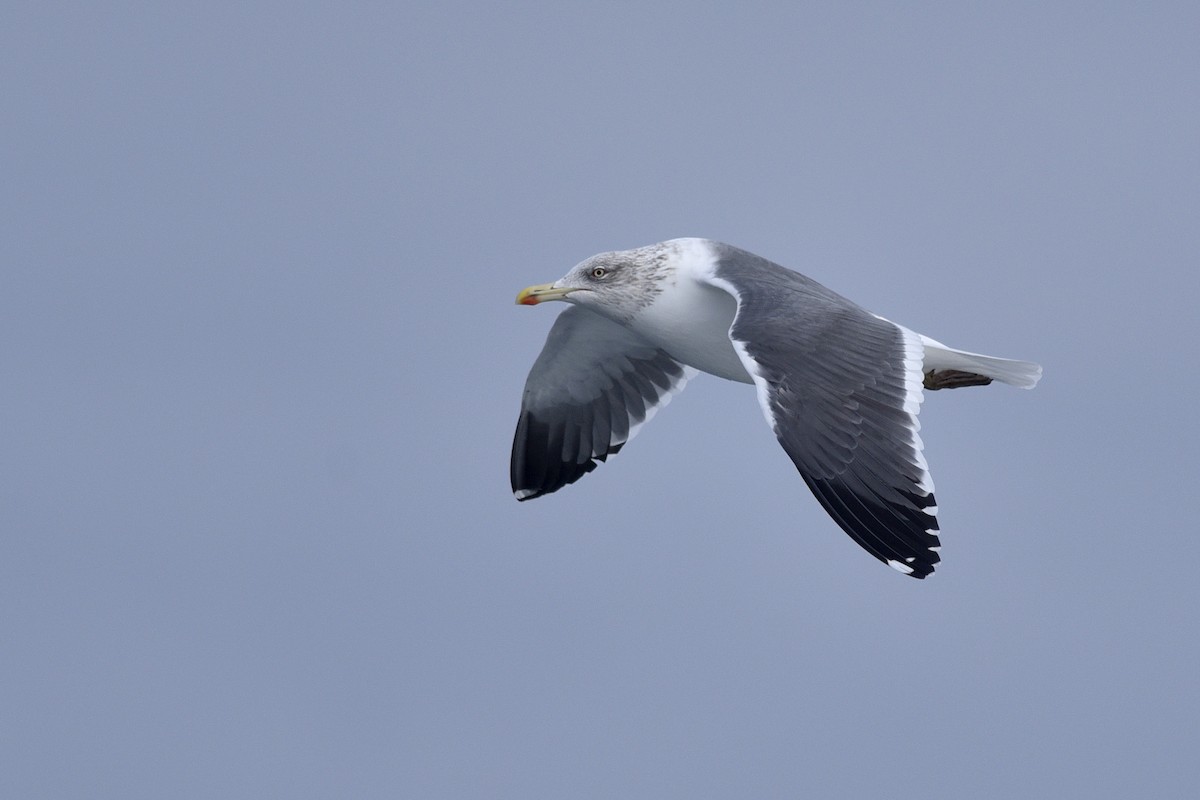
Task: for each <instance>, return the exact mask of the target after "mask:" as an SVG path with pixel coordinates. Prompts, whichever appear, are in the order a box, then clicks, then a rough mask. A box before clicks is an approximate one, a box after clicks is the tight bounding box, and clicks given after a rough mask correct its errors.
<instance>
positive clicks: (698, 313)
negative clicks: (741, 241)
mask: <svg viewBox="0 0 1200 800" xmlns="http://www.w3.org/2000/svg"><path fill="white" fill-rule="evenodd" d="M736 313H737V301H736V300H734V299H733V297H731V296H730V295H729V293H728V292H725V291H724V290H722V289H718V288H716V287H714V286H709V285H707V284H702V283H697V282H696V281H693V280H690V279H688V278H682V279H680V280H679V281H678V282H677V283H676V284H674V285H673V286H671V287H670V288H668V289H667V290H666V291H664V292H662V293H661V294H659V295H658V297H657V298H655V300H654V302H653V303H651V304H650V305H649V306H647V307H646V308H645V309H643V310H642V311H641V313H640V314H638V316H637V318H636V319H635V320H634V321H633V323H632V325H631V327H633V328H634V330H636V331H637V332H638V333H640V334H642V335H643V336H645V337H646V338H647V339H650V340H651V341H653V342H654V343H655V344H657V345H658V346H659V347H661V348H662V349H663V350H666V351H667V352H668V353H669V354H670V355H671V357H672V358H674V359H675V360H676V361H679V362H681V363H683V364H687V365H688V366H689V367H695V368H696V369H698V370H700V371H701V372H707V373H710V374H712V375H716V376H718V377H721V378H725V379H727V380H731V381H741V382H742V383H752V382H753V381H752V380H751V378H750V375H749V373H747V372H746V368H745V367H744V366H742V360H741V358H739V357H738V354H737V351H735V350H734V349H733V343H732V342H731V341H729V327H730V326H731V325H732V324H733V317H734V314H736Z"/></svg>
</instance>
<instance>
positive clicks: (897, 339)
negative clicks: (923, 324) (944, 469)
mask: <svg viewBox="0 0 1200 800" xmlns="http://www.w3.org/2000/svg"><path fill="white" fill-rule="evenodd" d="M551 300H561V301H565V302H567V303H569V304H571V307H569V308H567V309H566V310H565V311H563V312H562V313H561V314H560V315H559V316H558V319H557V320H555V323H554V325H553V327H552V328H551V330H550V333H549V335H548V337H547V339H546V343H545V346H544V347H543V348H542V352H541V354H540V355H539V356H538V358H537V360H536V361H535V362H534V365H533V368H532V369H531V370H530V372H529V377H528V379H527V380H526V383H525V391H524V394H523V395H522V398H521V410H520V415H519V417H518V421H517V429H516V434H515V436H514V439H513V450H512V461H511V479H512V488H513V493H514V495H515V496H516V498H517V499H518V500H530V499H533V498H535V497H541V496H542V495H545V494H549V493H551V492H555V491H557V490H559V489H561V488H562V487H564V486H566V485H568V484H570V483H574V482H575V481H577V480H579V478H581V477H583V476H584V475H586V474H587V473H588V472H591V471H592V470H593V469H595V468H596V466H597V464H599V463H600V462H603V461H605V460H607V459H608V457H609V456H611V455H613V454H615V453H617V452H619V451H620V450H621V449H622V448H623V447H624V446H625V444H626V443H627V442H628V441H629V440H630V439H632V438H633V436H634V434H636V433H637V432H638V431H639V430H640V429H641V427H642V425H643V424H645V423H646V422H647V421H649V419H650V418H651V417H652V416H653V415H654V413H655V412H656V411H657V410H658V409H660V408H662V407H663V406H664V405H666V404H667V403H668V402H669V401H670V399H671V397H672V396H674V395H675V394H676V393H678V392H679V391H680V390H681V389H682V388H683V386H684V384H685V383H687V381H688V380H689V379H690V378H692V377H694V376H695V375H696V373H697V372H706V373H709V374H711V375H716V376H717V377H719V378H725V379H727V380H731V381H739V382H742V383H750V384H753V385H754V386H755V388H756V389H757V394H758V402H759V405H760V406H761V408H762V412H763V415H764V416H765V417H766V420H767V424H768V425H769V426H770V427H771V430H772V431H773V432H774V434H775V436H776V438H777V439H778V440H779V443H780V445H782V446H783V449H784V451H785V452H786V453H787V454H788V456H789V457H790V458H791V460H792V462H793V463H794V464H795V466H796V469H797V470H798V471H799V473H800V476H801V477H802V478H803V479H804V482H805V483H806V484H807V485H808V488H809V489H810V490H812V493H813V494H814V495H815V496H816V498H817V500H818V501H819V502H820V503H821V505H822V506H823V507H824V508H825V510H826V511H827V512H828V513H829V515H830V516H831V517H832V518H833V520H834V521H835V522H836V523H837V524H838V525H839V526H840V527H841V528H842V530H844V531H845V532H846V533H848V534H849V535H850V537H851V538H853V539H854V541H856V542H858V544H859V545H861V546H862V547H863V549H865V550H866V551H867V552H869V553H870V554H871V555H873V556H875V557H876V558H877V559H879V560H880V561H882V562H884V563H885V564H887V565H889V566H891V567H892V568H894V569H896V570H897V571H899V572H901V573H904V574H906V575H910V576H912V577H914V578H924V577H926V576H928V575H929V574H930V573H932V572H933V570H934V566H935V565H936V564H937V563H938V561H939V560H940V556H939V554H938V550H939V548H940V542H939V540H938V536H937V531H938V521H937V503H936V501H935V500H934V496H933V480H932V479H931V478H930V475H929V467H928V465H927V464H926V462H925V457H924V455H923V454H922V444H921V438H920V436H919V435H918V431H919V430H920V423H919V422H918V419H917V414H918V412H919V411H920V408H921V401H922V399H923V392H924V390H925V389H929V390H937V389H954V388H960V387H965V386H981V385H986V384H989V383H991V382H992V381H993V380H996V381H1000V382H1002V383H1007V384H1011V385H1013V386H1018V387H1021V388H1024V389H1031V388H1033V386H1034V385H1035V384H1036V383H1037V382H1038V379H1039V378H1040V377H1041V374H1042V368H1041V367H1040V366H1038V365H1037V364H1033V363H1030V362H1026V361H1014V360H1011V359H1003V358H994V357H992V356H985V355H980V354H978V353H970V352H967V351H965V350H956V349H954V348H952V347H947V346H946V345H944V344H942V343H941V342H939V341H937V340H935V339H931V338H930V337H928V336H924V335H922V334H919V333H916V332H914V331H911V330H909V329H908V328H905V327H904V326H902V325H897V324H896V323H894V322H891V321H890V320H887V319H884V318H883V317H880V316H878V315H877V314H872V313H871V312H869V311H866V310H865V309H863V308H861V307H860V306H858V305H856V304H855V303H853V302H851V301H850V300H847V299H846V298H844V297H842V296H841V295H839V294H837V293H836V292H833V291H831V290H830V289H827V288H825V287H824V286H822V285H821V284H819V283H817V282H816V281H814V280H813V279H811V278H808V277H806V276H804V275H801V274H800V273H798V272H794V271H792V270H789V269H786V268H784V267H781V266H779V265H778V264H774V263H772V262H770V261H768V260H766V259H765V258H762V257H760V256H756V255H754V254H753V253H749V252H747V251H745V250H740V249H738V248H736V247H733V246H731V245H727V244H722V243H720V242H715V241H711V240H708V239H694V238H690V239H672V240H670V241H666V242H660V243H658V244H653V245H649V246H647V247H640V248H637V249H633V250H623V251H618V252H609V253H601V254H599V255H595V256H592V257H591V258H588V259H586V260H585V261H583V262H581V263H580V264H578V265H577V266H575V267H574V268H573V269H571V270H570V271H569V272H568V273H567V274H566V275H564V276H563V277H562V278H560V279H559V280H557V281H555V282H554V283H548V284H540V285H537V286H530V287H528V288H526V289H524V290H522V291H521V292H520V294H518V295H517V303H519V304H521V305H537V304H539V303H544V302H547V301H551Z"/></svg>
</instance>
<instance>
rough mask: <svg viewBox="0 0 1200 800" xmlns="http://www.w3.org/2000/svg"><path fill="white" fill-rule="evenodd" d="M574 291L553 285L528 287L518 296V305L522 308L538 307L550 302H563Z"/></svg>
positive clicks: (543, 284) (542, 284)
mask: <svg viewBox="0 0 1200 800" xmlns="http://www.w3.org/2000/svg"><path fill="white" fill-rule="evenodd" d="M573 291H575V290H574V289H569V288H557V287H555V285H554V284H553V283H539V284H538V285H537V286H528V287H526V288H524V289H522V290H521V291H520V293H519V294H518V295H517V305H520V306H536V305H537V304H538V303H545V302H547V301H549V300H562V299H563V298H564V297H566V296H567V295H568V294H570V293H571V292H573Z"/></svg>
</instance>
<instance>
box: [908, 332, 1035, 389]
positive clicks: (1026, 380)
mask: <svg viewBox="0 0 1200 800" xmlns="http://www.w3.org/2000/svg"><path fill="white" fill-rule="evenodd" d="M918 335H920V336H921V342H922V344H924V345H925V369H926V370H931V369H934V370H937V369H958V370H962V371H964V372H974V373H975V374H976V375H984V376H986V377H988V378H992V379H993V380H998V381H1000V382H1002V383H1007V384H1010V385H1012V386H1019V387H1020V388H1022V389H1032V388H1033V387H1034V386H1037V382H1038V379H1039V378H1041V377H1042V368H1041V367H1040V366H1039V365H1037V364H1034V363H1032V362H1030V361H1014V360H1013V359H1011V358H996V357H994V356H985V355H981V354H979V353H969V352H967V351H966V350H955V349H954V348H953V347H947V346H946V345H944V344H942V343H941V342H939V341H937V340H936V339H930V338H929V337H928V336H924V335H921V334H918Z"/></svg>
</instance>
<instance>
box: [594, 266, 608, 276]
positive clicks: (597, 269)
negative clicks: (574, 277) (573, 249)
mask: <svg viewBox="0 0 1200 800" xmlns="http://www.w3.org/2000/svg"><path fill="white" fill-rule="evenodd" d="M607 274H608V270H606V269H605V268H604V267H592V277H593V278H603V277H604V276H605V275H607Z"/></svg>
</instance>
